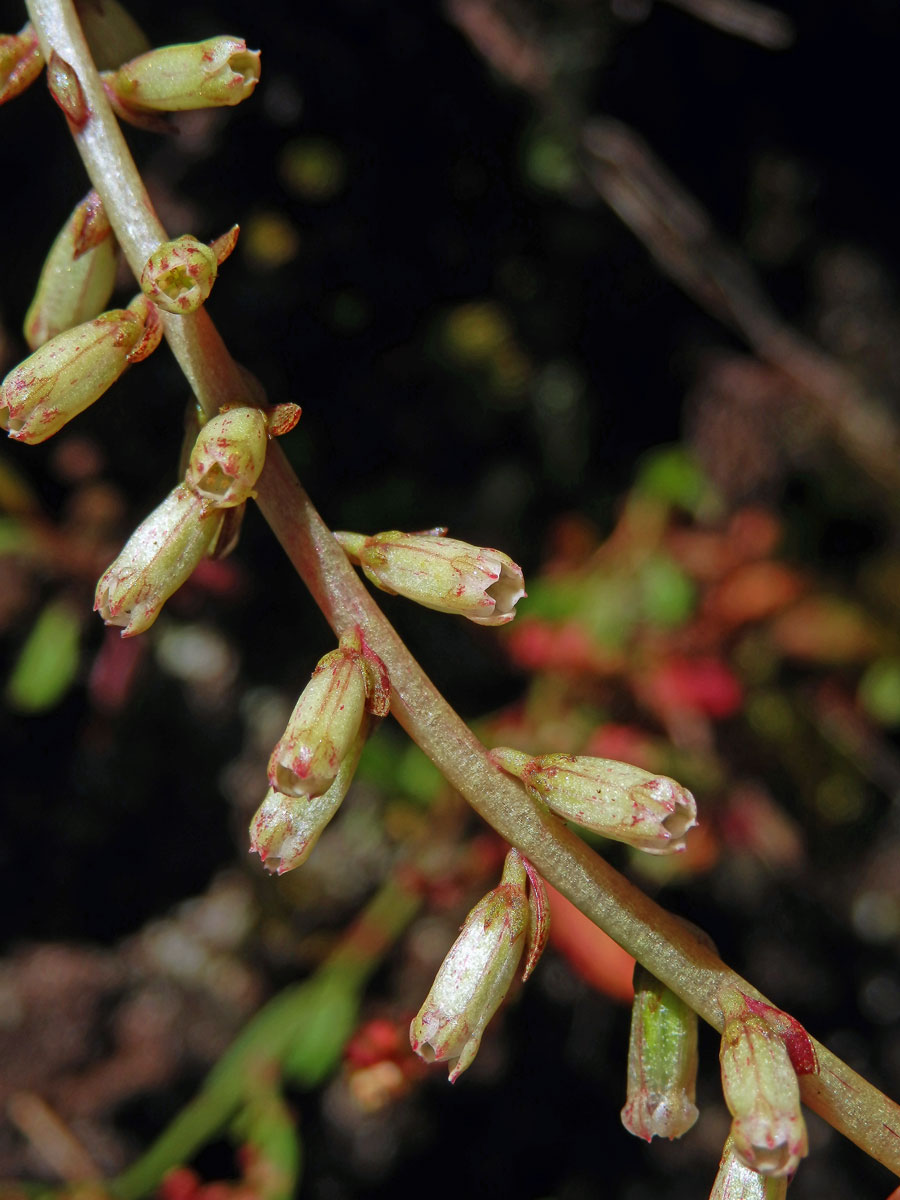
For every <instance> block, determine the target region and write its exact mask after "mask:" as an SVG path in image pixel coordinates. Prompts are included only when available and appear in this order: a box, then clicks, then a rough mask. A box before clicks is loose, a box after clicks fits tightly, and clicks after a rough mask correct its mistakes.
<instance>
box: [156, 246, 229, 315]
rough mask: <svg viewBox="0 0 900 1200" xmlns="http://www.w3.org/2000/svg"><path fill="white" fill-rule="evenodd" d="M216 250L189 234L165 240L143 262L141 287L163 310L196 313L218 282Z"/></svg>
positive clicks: (177, 312)
mask: <svg viewBox="0 0 900 1200" xmlns="http://www.w3.org/2000/svg"><path fill="white" fill-rule="evenodd" d="M218 271H219V264H218V261H217V259H216V254H215V251H214V250H213V249H212V248H211V247H210V246H207V245H205V244H204V243H203V242H198V241H197V239H196V238H195V237H192V236H191V235H190V234H189V233H186V234H184V235H183V236H182V237H179V238H175V239H174V240H173V241H171V242H162V243H161V244H160V245H159V246H157V247H156V249H155V250H154V251H153V253H152V254H151V255H150V257H149V258H148V259H147V262H146V263H145V265H144V269H143V271H142V272H141V289H142V291H143V292H144V293H145V294H146V295H147V296H149V297H150V299H151V300H152V301H153V303H154V304H155V305H157V307H158V308H161V309H162V310H163V311H164V312H168V313H174V314H175V315H176V316H181V315H183V314H184V313H191V312H196V311H197V309H198V308H200V306H201V305H202V304H203V303H204V302H205V301H206V299H207V297H208V296H209V293H210V292H211V291H212V286H213V284H214V283H215V282H216V275H217V274H218Z"/></svg>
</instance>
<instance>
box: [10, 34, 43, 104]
mask: <svg viewBox="0 0 900 1200" xmlns="http://www.w3.org/2000/svg"><path fill="white" fill-rule="evenodd" d="M43 65H44V57H43V55H42V54H41V47H40V45H39V44H38V36H37V33H36V32H35V30H34V27H33V26H32V25H31V24H28V25H24V26H23V27H22V28H21V29H20V30H19V32H18V33H4V34H2V35H0V104H5V103H6V101H7V100H12V99H13V98H14V97H15V96H18V95H19V94H20V93H21V92H24V91H25V89H26V88H27V87H28V86H29V84H32V83H34V81H35V79H37V77H38V75H40V73H41V69H42V67H43Z"/></svg>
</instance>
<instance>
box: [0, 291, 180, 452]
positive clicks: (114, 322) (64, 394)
mask: <svg viewBox="0 0 900 1200" xmlns="http://www.w3.org/2000/svg"><path fill="white" fill-rule="evenodd" d="M138 299H139V301H141V302H143V305H144V306H145V307H144V308H143V309H142V308H141V305H140V304H139V303H135V302H132V306H131V307H130V308H114V309H113V310H112V311H111V312H106V313H102V314H101V315H100V316H99V317H96V318H95V319H94V320H93V321H87V322H85V323H84V324H83V325H76V326H75V328H74V329H67V330H65V331H64V332H63V333H59V334H57V335H56V337H54V338H51V339H50V341H49V342H45V343H44V345H43V346H40V347H39V348H38V349H37V350H35V352H34V354H32V355H31V356H30V357H29V358H26V359H25V361H24V362H22V363H20V364H19V365H18V366H17V367H14V368H13V370H12V371H10V373H9V374H8V375H7V376H6V378H5V379H4V380H3V383H2V384H0V428H2V429H7V430H8V431H9V436H10V437H11V438H15V439H16V440H17V441H20V442H28V443H29V444H34V443H36V442H43V441H44V440H45V439H46V438H48V437H50V436H51V435H52V434H54V433H56V432H57V430H59V429H61V428H62V427H63V425H65V424H66V422H67V421H71V419H72V418H73V417H76V416H77V415H78V414H79V413H80V412H83V411H84V410H85V409H86V408H88V407H89V406H90V405H91V404H93V403H94V401H95V400H99V398H100V397H101V396H102V395H103V393H104V392H105V391H106V389H107V388H109V387H111V386H112V384H114V383H115V381H116V380H117V379H118V378H119V376H120V375H121V374H122V372H123V371H124V370H125V368H126V367H127V366H128V364H129V363H130V362H137V361H139V360H140V359H141V358H144V357H146V355H147V354H148V353H149V352H150V351H151V350H152V349H154V348H155V346H156V345H157V344H158V342H159V337H160V334H161V329H160V328H159V320H158V317H157V316H156V313H155V312H154V310H153V309H152V307H151V306H150V305H148V304H147V302H146V301H145V300H144V297H143V296H141V297H139V298H138Z"/></svg>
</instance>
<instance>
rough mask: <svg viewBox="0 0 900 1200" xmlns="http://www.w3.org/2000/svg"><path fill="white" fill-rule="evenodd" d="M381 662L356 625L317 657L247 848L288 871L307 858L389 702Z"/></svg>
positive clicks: (274, 760) (272, 763)
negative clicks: (374, 722)
mask: <svg viewBox="0 0 900 1200" xmlns="http://www.w3.org/2000/svg"><path fill="white" fill-rule="evenodd" d="M390 690H391V689H390V682H389V680H388V676H387V672H386V670H385V668H384V664H383V663H382V661H381V659H380V658H378V656H377V655H376V654H374V653H373V652H372V650H370V649H369V647H368V646H367V645H366V642H365V640H364V639H363V637H362V635H361V634H360V633H359V632H358V631H354V632H353V633H349V634H344V636H343V637H342V638H341V640H340V643H339V645H338V648H337V650H333V651H332V652H331V653H330V654H326V655H325V657H324V658H322V659H320V660H319V662H318V664H317V666H316V669H315V670H314V671H313V673H312V678H311V679H310V681H309V683H308V684H307V685H306V687H305V688H304V689H303V692H302V693H301V695H300V699H299V700H298V701H297V704H296V706H295V708H294V711H293V713H292V714H291V719H290V720H289V721H288V724H287V728H286V729H285V731H284V733H283V734H282V736H281V738H280V739H279V741H278V743H277V745H276V746H275V749H274V750H273V751H272V756H271V758H270V760H269V783H270V785H271V786H270V787H269V791H268V793H267V794H266V798H265V799H264V800H263V802H262V804H261V805H260V807H259V808H258V809H257V811H256V813H255V814H254V817H253V820H252V821H251V822H250V849H251V850H253V851H255V852H256V853H257V854H258V855H259V856H260V858H261V859H262V860H263V862H264V863H265V865H266V868H267V869H268V870H270V871H273V872H277V874H279V875H283V874H284V873H285V871H290V870H292V869H293V868H294V867H298V866H300V864H301V863H304V862H306V860H307V858H308V857H309V855H310V854H311V852H312V850H313V847H314V846H315V844H316V842H317V841H318V840H319V837H320V836H321V834H322V831H323V830H324V829H325V826H326V825H327V824H328V822H329V821H330V820H331V819H332V817H333V816H334V815H335V813H336V812H337V810H338V808H340V805H341V802H342V801H343V799H344V797H345V796H346V794H347V790H348V788H349V787H350V783H351V780H352V779H353V773H354V771H355V770H356V764H357V762H358V761H359V756H360V754H361V752H362V747H363V744H364V742H365V739H366V736H367V733H368V726H369V724H370V720H369V718H378V717H384V716H386V715H387V713H388V710H389V708H390Z"/></svg>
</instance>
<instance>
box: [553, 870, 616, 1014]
mask: <svg viewBox="0 0 900 1200" xmlns="http://www.w3.org/2000/svg"><path fill="white" fill-rule="evenodd" d="M547 892H548V893H549V896H550V941H551V942H552V943H553V945H554V946H555V947H556V949H557V950H558V951H559V952H560V954H562V955H563V957H564V958H565V959H567V960H568V962H569V964H570V965H571V967H572V969H573V970H574V971H575V972H576V974H578V975H580V976H581V978H582V979H583V980H584V981H585V982H586V983H589V984H590V985H591V987H594V988H596V989H597V990H598V991H600V992H604V993H605V994H606V995H607V996H611V997H612V998H613V1000H618V1001H620V1003H622V1004H630V1003H631V1001H632V998H633V996H634V988H633V986H632V982H631V979H632V975H633V973H634V959H633V958H632V957H631V955H630V954H629V953H628V952H627V950H623V949H622V947H621V946H620V945H619V944H618V943H617V942H614V941H613V940H612V938H611V937H610V936H609V934H607V933H604V932H603V930H602V929H598V928H597V926H596V925H595V924H594V923H593V921H591V920H590V918H588V917H586V916H585V915H584V913H583V912H581V911H580V910H579V909H577V908H576V907H575V905H574V904H573V903H572V902H571V901H570V900H567V899H566V898H565V896H563V895H562V893H561V892H558V891H557V890H556V888H554V887H551V886H550V884H549V883H548V884H547Z"/></svg>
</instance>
